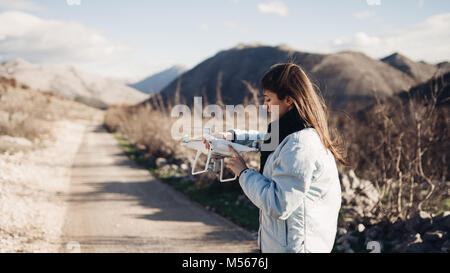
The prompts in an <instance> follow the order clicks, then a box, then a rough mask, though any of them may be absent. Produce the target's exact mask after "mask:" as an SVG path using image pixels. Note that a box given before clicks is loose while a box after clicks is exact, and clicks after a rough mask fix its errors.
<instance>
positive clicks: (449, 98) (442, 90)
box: [399, 72, 450, 106]
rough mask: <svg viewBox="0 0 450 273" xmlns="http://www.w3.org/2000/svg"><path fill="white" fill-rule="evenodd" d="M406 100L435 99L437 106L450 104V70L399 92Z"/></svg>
mask: <svg viewBox="0 0 450 273" xmlns="http://www.w3.org/2000/svg"><path fill="white" fill-rule="evenodd" d="M399 96H400V97H401V98H403V99H404V100H408V99H411V98H413V99H416V100H420V101H434V99H435V100H436V105H437V106H444V105H447V106H450V72H447V73H445V74H443V75H440V76H438V77H435V78H432V79H430V80H428V81H427V82H425V83H422V84H419V85H417V86H414V87H412V88H411V89H410V90H408V91H407V92H401V93H400V94H399Z"/></svg>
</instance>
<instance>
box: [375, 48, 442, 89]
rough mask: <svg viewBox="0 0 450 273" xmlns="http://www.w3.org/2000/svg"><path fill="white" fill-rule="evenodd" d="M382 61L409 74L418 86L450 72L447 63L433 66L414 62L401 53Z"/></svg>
mask: <svg viewBox="0 0 450 273" xmlns="http://www.w3.org/2000/svg"><path fill="white" fill-rule="evenodd" d="M381 61H383V62H385V63H387V64H389V65H391V66H392V67H394V68H396V69H398V70H400V71H402V72H404V73H406V74H408V75H409V76H410V77H412V78H413V79H415V80H416V83H417V84H420V83H423V82H425V81H427V80H429V79H430V78H431V77H433V76H434V75H437V74H439V73H441V72H444V73H445V72H448V71H450V67H448V66H446V65H445V63H441V64H438V65H432V64H428V63H425V62H414V61H413V60H411V59H409V58H408V57H406V56H404V55H402V54H400V53H394V54H392V55H389V56H387V57H385V58H382V59H381Z"/></svg>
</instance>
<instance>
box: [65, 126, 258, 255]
mask: <svg viewBox="0 0 450 273" xmlns="http://www.w3.org/2000/svg"><path fill="white" fill-rule="evenodd" d="M66 201H67V204H68V205H67V213H66V217H65V223H64V227H63V233H62V234H63V235H62V238H61V240H62V241H61V245H60V249H59V251H60V252H79V251H80V252H255V251H256V249H257V246H256V238H255V237H254V236H253V235H252V234H250V233H249V232H247V231H245V230H243V229H241V228H240V227H238V226H236V225H234V224H233V223H231V222H230V221H228V220H227V219H225V218H223V217H221V216H219V215H217V214H215V213H213V212H210V211H207V210H206V209H204V208H203V207H201V206H200V205H198V204H197V203H194V202H192V201H190V200H189V199H188V198H187V197H185V196H184V195H183V194H181V193H179V192H177V191H176V190H174V189H173V188H171V187H170V186H168V185H166V184H164V183H162V182H160V181H158V180H157V179H155V178H154V177H153V176H152V174H151V173H150V172H149V171H147V170H145V169H142V168H141V167H139V166H137V165H136V164H135V163H134V162H133V161H131V160H129V159H128V158H127V156H126V155H125V154H124V153H123V151H122V149H121V147H120V146H119V145H118V143H117V141H116V140H115V139H114V137H113V136H112V135H111V134H109V133H107V132H106V131H105V130H104V129H103V127H102V126H101V121H100V120H98V119H97V120H96V121H93V122H92V124H91V125H89V126H88V127H87V129H86V131H85V134H84V138H83V140H82V143H81V145H80V148H79V150H78V153H77V155H76V157H75V160H74V164H73V167H72V172H71V185H70V190H69V194H67V195H66Z"/></svg>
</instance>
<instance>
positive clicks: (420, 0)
mask: <svg viewBox="0 0 450 273" xmlns="http://www.w3.org/2000/svg"><path fill="white" fill-rule="evenodd" d="M424 4H425V0H419V3H418V4H417V5H418V6H419V8H422V7H423V5H424Z"/></svg>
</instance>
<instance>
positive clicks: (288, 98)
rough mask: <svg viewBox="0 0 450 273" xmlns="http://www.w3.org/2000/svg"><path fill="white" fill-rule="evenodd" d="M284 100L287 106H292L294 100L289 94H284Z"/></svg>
mask: <svg viewBox="0 0 450 273" xmlns="http://www.w3.org/2000/svg"><path fill="white" fill-rule="evenodd" d="M285 102H286V104H287V105H288V106H292V104H293V103H294V100H293V99H292V98H291V97H290V96H286V98H285Z"/></svg>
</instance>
